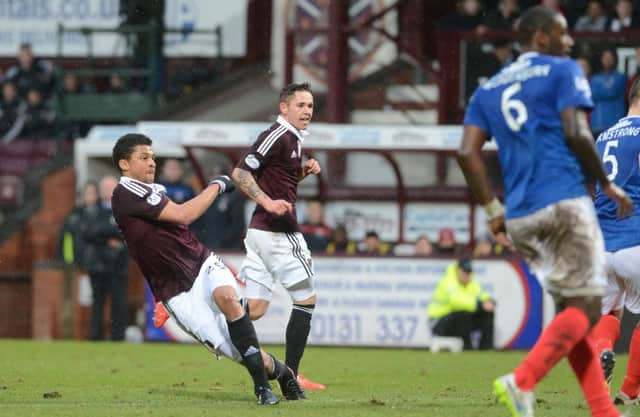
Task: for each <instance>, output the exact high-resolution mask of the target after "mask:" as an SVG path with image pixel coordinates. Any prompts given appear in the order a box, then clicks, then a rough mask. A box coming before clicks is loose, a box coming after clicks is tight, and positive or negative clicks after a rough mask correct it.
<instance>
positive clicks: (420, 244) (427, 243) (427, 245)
mask: <svg viewBox="0 0 640 417" xmlns="http://www.w3.org/2000/svg"><path fill="white" fill-rule="evenodd" d="M414 246H415V256H431V255H433V244H432V243H431V240H430V239H429V238H428V237H427V236H420V237H419V238H417V239H416V242H415V244H414Z"/></svg>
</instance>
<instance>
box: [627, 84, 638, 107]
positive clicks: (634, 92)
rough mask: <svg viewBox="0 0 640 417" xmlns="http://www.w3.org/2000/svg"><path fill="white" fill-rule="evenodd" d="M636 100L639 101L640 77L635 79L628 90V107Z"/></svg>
mask: <svg viewBox="0 0 640 417" xmlns="http://www.w3.org/2000/svg"><path fill="white" fill-rule="evenodd" d="M638 100H640V77H638V78H636V80H635V81H634V82H633V84H631V88H629V105H630V106H632V105H633V104H635V103H636V102H637V101H638Z"/></svg>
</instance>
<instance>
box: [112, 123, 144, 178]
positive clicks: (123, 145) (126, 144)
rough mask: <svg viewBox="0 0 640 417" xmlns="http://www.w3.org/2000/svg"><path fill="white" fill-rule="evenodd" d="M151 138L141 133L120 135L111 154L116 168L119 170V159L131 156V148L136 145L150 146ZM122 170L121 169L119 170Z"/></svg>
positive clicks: (127, 158)
mask: <svg viewBox="0 0 640 417" xmlns="http://www.w3.org/2000/svg"><path fill="white" fill-rule="evenodd" d="M151 143H153V142H152V140H151V139H149V137H148V136H146V135H143V134H141V133H127V134H126V135H124V136H121V137H120V139H118V141H117V142H116V144H115V146H114V147H113V153H112V155H111V159H112V160H113V163H114V165H115V166H116V168H118V170H119V171H121V170H120V165H119V164H118V162H119V161H120V160H121V159H126V160H127V161H128V160H129V159H130V158H131V154H132V153H133V148H135V147H136V146H138V145H149V146H151ZM121 172H122V171H121Z"/></svg>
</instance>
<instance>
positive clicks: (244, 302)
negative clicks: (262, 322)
mask: <svg viewBox="0 0 640 417" xmlns="http://www.w3.org/2000/svg"><path fill="white" fill-rule="evenodd" d="M240 305H242V308H244V312H245V313H247V316H249V317H251V314H249V299H248V298H241V299H240Z"/></svg>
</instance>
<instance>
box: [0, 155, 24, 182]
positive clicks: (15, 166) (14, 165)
mask: <svg viewBox="0 0 640 417" xmlns="http://www.w3.org/2000/svg"><path fill="white" fill-rule="evenodd" d="M30 167H31V160H30V159H29V158H28V157H25V156H20V157H18V156H0V175H9V176H13V175H15V176H17V177H20V176H22V175H24V174H26V173H27V171H28V170H29V168H30Z"/></svg>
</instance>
